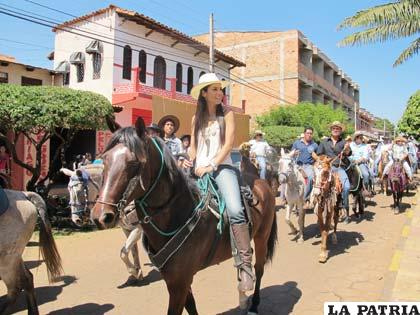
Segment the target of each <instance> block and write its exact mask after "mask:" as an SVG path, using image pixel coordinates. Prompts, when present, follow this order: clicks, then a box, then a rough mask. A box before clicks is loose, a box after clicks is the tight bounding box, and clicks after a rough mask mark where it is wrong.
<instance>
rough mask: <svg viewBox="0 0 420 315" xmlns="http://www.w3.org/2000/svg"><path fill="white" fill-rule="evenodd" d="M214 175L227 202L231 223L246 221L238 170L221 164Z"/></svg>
mask: <svg viewBox="0 0 420 315" xmlns="http://www.w3.org/2000/svg"><path fill="white" fill-rule="evenodd" d="M213 176H214V179H215V181H216V184H217V186H218V187H219V191H220V194H221V195H222V197H223V199H224V200H225V202H226V211H227V214H228V217H229V222H230V224H243V223H246V219H245V213H244V209H243V207H242V201H241V192H240V189H239V182H238V176H237V173H236V171H235V170H234V169H233V168H230V167H229V166H228V167H226V166H223V165H220V166H219V168H218V169H217V171H215V172H214V174H213Z"/></svg>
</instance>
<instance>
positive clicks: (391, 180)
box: [388, 161, 407, 214]
mask: <svg viewBox="0 0 420 315" xmlns="http://www.w3.org/2000/svg"><path fill="white" fill-rule="evenodd" d="M388 184H389V187H390V188H391V191H392V198H393V199H394V204H393V205H392V207H393V208H394V214H398V213H399V212H400V210H401V200H402V196H403V192H404V190H405V189H406V187H407V176H406V174H405V172H404V168H403V164H402V162H401V161H394V163H393V164H392V166H391V170H390V171H389V174H388Z"/></svg>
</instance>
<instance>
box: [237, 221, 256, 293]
mask: <svg viewBox="0 0 420 315" xmlns="http://www.w3.org/2000/svg"><path fill="white" fill-rule="evenodd" d="M232 232H233V237H234V239H235V244H236V248H237V250H238V254H239V255H238V256H239V258H240V262H239V263H236V267H237V268H238V273H239V284H238V289H239V291H243V292H245V291H250V290H253V289H254V281H255V276H254V272H253V270H252V247H251V237H250V235H249V227H248V224H246V223H244V224H233V225H232Z"/></svg>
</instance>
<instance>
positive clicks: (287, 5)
mask: <svg viewBox="0 0 420 315" xmlns="http://www.w3.org/2000/svg"><path fill="white" fill-rule="evenodd" d="M34 1H36V2H38V3H41V4H44V5H47V6H51V7H54V8H56V9H59V10H62V11H64V12H68V13H71V14H73V15H77V16H78V15H82V14H86V13H88V12H90V11H94V10H97V9H99V8H102V7H105V6H107V5H109V4H110V3H114V4H115V5H118V6H121V7H123V8H126V9H132V10H137V11H138V12H141V13H144V14H146V15H148V16H151V17H153V18H155V19H157V20H159V21H161V22H162V23H165V24H167V25H169V26H172V27H174V28H177V29H179V30H181V31H183V32H185V33H187V34H190V35H193V34H200V33H205V32H207V31H208V16H209V14H210V13H211V12H213V13H214V15H215V28H216V30H241V31H246V30H270V31H271V30H288V29H299V30H300V31H302V32H303V33H304V34H305V35H306V36H307V37H308V38H309V40H311V41H312V42H313V43H314V44H315V45H316V46H318V47H319V48H320V49H321V50H322V51H323V52H324V53H325V54H326V55H327V56H328V57H330V59H332V60H333V61H334V62H335V63H336V64H337V65H338V66H339V67H340V68H341V69H343V70H344V71H345V72H346V73H347V74H348V75H349V76H350V77H351V78H352V79H353V81H355V82H357V83H359V85H360V99H361V106H362V107H364V108H366V109H367V110H369V111H370V112H372V113H373V114H375V115H377V116H380V117H385V118H388V119H390V120H391V121H393V122H397V121H398V119H399V118H400V117H401V115H402V113H403V112H404V109H405V106H406V103H407V100H408V98H409V97H410V95H412V94H413V93H414V92H415V91H416V90H417V89H419V88H420V56H417V57H414V58H413V59H411V60H409V61H407V62H406V63H405V64H403V65H402V66H399V67H397V68H393V67H392V64H393V61H394V60H395V59H396V58H397V56H398V55H399V53H400V52H401V51H402V50H403V49H404V47H406V46H408V44H409V43H410V41H411V40H413V39H412V38H409V39H403V40H398V41H392V42H387V43H380V44H375V45H366V46H359V47H346V48H338V46H337V42H338V41H339V40H340V39H342V38H343V37H344V36H345V35H346V34H348V33H349V31H340V32H338V31H337V30H336V26H337V25H338V24H339V23H340V22H341V21H342V20H343V19H344V18H346V17H348V16H351V15H353V14H354V13H355V12H357V11H358V10H361V9H364V8H368V7H371V6H374V5H378V4H382V3H386V1H374V0H371V1H360V0H359V1H332V0H322V1H309V0H301V1H287V2H286V1H278V0H277V1H275V0H266V1H265V0H262V1H249V0H241V1H239V0H236V1H234V0H224V1H220V0H213V1H209V0H141V1H140V0H137V1H136V0H122V1H118V0H115V1H106V0H90V1H85V0H72V1H51V0H34ZM4 4H6V5H12V6H14V7H18V8H21V9H24V10H28V11H31V12H36V13H37V14H42V15H46V16H48V17H51V18H54V19H58V20H61V21H64V20H68V19H71V17H69V16H66V15H63V14H59V13H56V12H51V11H49V10H48V9H45V8H41V7H38V6H36V5H33V4H31V3H28V2H25V1H24V0H14V1H7V0H0V5H4ZM3 39H9V40H14V41H21V42H25V43H32V44H34V45H38V46H42V47H38V46H30V45H22V44H17V43H11V42H8V41H4V40H3ZM53 44H54V33H52V32H51V30H50V29H48V28H46V27H43V26H38V25H34V24H31V23H28V22H25V21H21V20H17V19H15V18H12V17H8V16H5V15H0V53H3V54H7V55H12V56H15V57H16V58H17V59H18V60H19V61H21V62H23V63H28V64H32V65H37V66H42V67H47V68H50V67H52V65H51V62H50V61H49V60H47V59H46V55H47V54H48V53H49V52H50V51H51V50H53Z"/></svg>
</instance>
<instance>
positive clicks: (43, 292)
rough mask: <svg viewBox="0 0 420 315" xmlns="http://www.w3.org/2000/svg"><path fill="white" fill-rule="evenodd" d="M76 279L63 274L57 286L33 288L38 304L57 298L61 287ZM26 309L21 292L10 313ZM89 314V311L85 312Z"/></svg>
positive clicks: (1, 300) (61, 289) (3, 298)
mask: <svg viewBox="0 0 420 315" xmlns="http://www.w3.org/2000/svg"><path fill="white" fill-rule="evenodd" d="M76 280H77V279H76V277H74V276H63V277H61V280H60V281H62V282H64V283H63V284H62V285H59V286H45V287H38V288H35V296H36V301H37V303H38V305H42V304H45V303H49V302H51V301H55V300H57V297H58V296H59V295H60V294H61V293H62V292H63V288H64V287H67V286H68V285H70V284H72V283H73V282H75V281H76ZM5 300H6V295H4V296H2V297H0V305H2V304H3V303H4V302H5ZM26 309H27V306H26V300H25V294H24V293H23V292H21V293H20V294H19V297H18V299H17V301H16V304H15V305H14V306H13V307H12V314H14V313H17V312H21V311H25V310H26ZM62 314H74V313H62ZM86 314H90V313H86Z"/></svg>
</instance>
